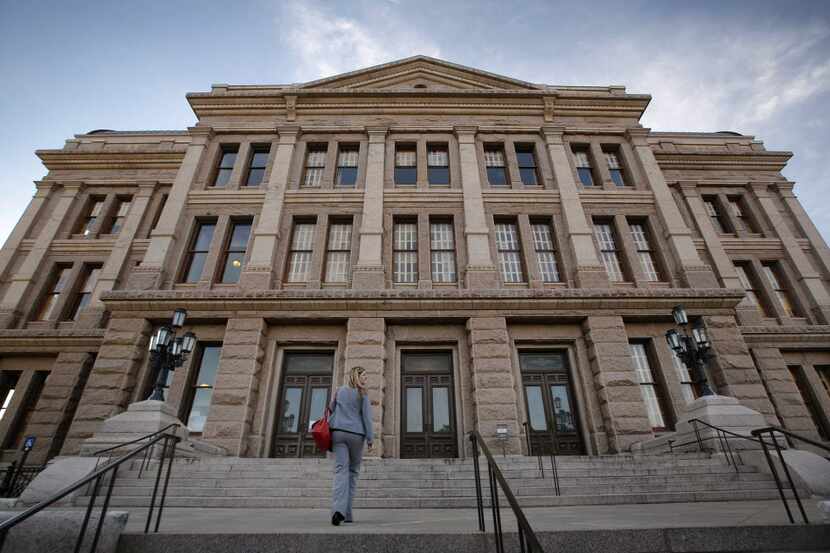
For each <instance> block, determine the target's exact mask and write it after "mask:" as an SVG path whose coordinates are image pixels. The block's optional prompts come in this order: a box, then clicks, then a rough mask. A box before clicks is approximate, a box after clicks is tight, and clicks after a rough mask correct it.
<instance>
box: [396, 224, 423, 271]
mask: <svg viewBox="0 0 830 553" xmlns="http://www.w3.org/2000/svg"><path fill="white" fill-rule="evenodd" d="M403 226H412V227H414V232H413V233H412V235H411V237H412V238H413V240H410V241H407V243H406V245H407V246H408V247H406V248H403V247H400V245H399V242H398V230H399V229H400V228H401V227H403ZM418 238H419V236H418V218H417V216H406V215H400V216H396V217H393V219H392V283H393V284H396V285H398V284H402V285H411V284H417V283H418V279H419V274H420V273H419V271H420V267H419V263H418V261H419V259H418V246H419V244H418V242H419V240H418ZM398 254H409V255H408V256H407V257H410V256H412V255H413V254H414V259H415V264H414V269H413V270H412V271H407V272H403V271H402V270H401V267H402V266H403V265H399V263H398ZM408 265H409V262H407V263H406V266H408ZM400 275H407V276H409V275H411V278H412V280H400Z"/></svg>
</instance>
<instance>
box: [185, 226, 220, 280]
mask: <svg viewBox="0 0 830 553" xmlns="http://www.w3.org/2000/svg"><path fill="white" fill-rule="evenodd" d="M215 230H216V221H199V222H197V225H196V232H195V233H194V234H193V240H192V242H191V244H190V249H189V250H188V252H187V262H186V263H185V270H184V272H183V273H182V274H183V276H184V280H183V282H188V283H191V284H192V283H196V282H199V279H200V278H202V271H203V270H204V268H205V261H206V260H207V256H208V251H209V250H210V243H211V242H213V232H214V231H215Z"/></svg>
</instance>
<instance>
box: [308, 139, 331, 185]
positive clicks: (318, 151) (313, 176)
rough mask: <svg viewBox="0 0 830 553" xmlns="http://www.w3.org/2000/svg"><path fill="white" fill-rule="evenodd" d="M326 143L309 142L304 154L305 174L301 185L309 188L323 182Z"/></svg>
mask: <svg viewBox="0 0 830 553" xmlns="http://www.w3.org/2000/svg"><path fill="white" fill-rule="evenodd" d="M327 152H328V146H327V145H326V144H309V145H308V151H307V152H306V155H305V174H304V175H303V186H307V187H309V188H312V187H317V186H320V185H321V184H322V182H323V172H324V171H325V170H326V154H327Z"/></svg>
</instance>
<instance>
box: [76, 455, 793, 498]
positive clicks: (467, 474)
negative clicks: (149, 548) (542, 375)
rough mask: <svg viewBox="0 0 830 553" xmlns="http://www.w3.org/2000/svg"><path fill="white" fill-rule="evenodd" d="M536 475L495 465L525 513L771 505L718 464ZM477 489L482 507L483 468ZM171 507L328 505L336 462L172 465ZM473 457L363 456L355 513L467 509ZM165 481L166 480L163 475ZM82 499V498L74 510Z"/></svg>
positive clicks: (650, 459)
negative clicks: (731, 503) (566, 509)
mask: <svg viewBox="0 0 830 553" xmlns="http://www.w3.org/2000/svg"><path fill="white" fill-rule="evenodd" d="M543 461H544V477H542V475H541V473H540V471H539V468H538V464H537V459H536V458H535V457H520V456H508V457H501V456H499V457H498V458H497V462H498V463H499V467H500V468H501V470H502V472H503V473H504V475H505V477H506V478H507V479H508V482H509V484H510V486H511V488H512V490H513V492H514V493H515V495H516V497H517V498H518V500H519V503H520V504H521V505H522V506H525V507H546V506H558V505H610V504H632V503H672V502H697V501H746V500H763V499H777V498H778V492H777V489H776V487H775V483H774V481H773V479H772V477H771V476H769V475H767V474H764V473H761V472H759V471H758V470H757V469H756V468H755V467H752V466H749V465H742V466H739V469H740V472H737V473H736V471H735V469H734V467H731V466H728V465H726V464H725V463H724V462H723V460H722V459H721V458H720V457H717V456H715V457H710V456H708V455H704V454H684V455H676V456H662V457H655V456H633V455H613V456H600V457H559V458H558V459H557V468H558V474H559V481H560V490H561V495H559V496H557V495H556V494H555V492H554V484H553V479H552V473H551V470H550V460H549V458H547V457H546V458H543ZM139 465H140V463H139V462H138V461H137V462H135V463H133V465H132V466H131V467H130V470H127V471H123V472H120V473H119V476H118V480H117V481H116V483H115V487H114V495H113V498H112V503H111V506H112V507H125V508H128V507H134V508H137V507H145V506H147V505H148V504H149V501H150V495H151V494H152V489H153V484H154V481H155V475H156V469H157V465H156V464H155V463H152V464H151V465H150V466H149V469H147V470H145V471H144V473H143V475H142V477H141V478H139ZM481 467H482V486H483V492H484V496H485V500H487V498H488V495H489V491H488V489H487V477H486V464H485V463H484V460H483V458H482V461H481ZM172 470H173V471H172V474H171V477H170V485H169V489H168V494H167V501H166V506H167V507H201V508H205V507H216V508H234V507H246V508H327V507H328V506H329V504H330V497H331V479H332V477H331V470H332V461H331V460H328V459H248V458H233V457H213V458H208V457H205V458H201V459H180V460H177V461H175V462H174V464H173V469H172ZM473 475H474V472H473V462H472V460H470V459H466V460H461V459H439V460H409V459H366V460H365V461H364V464H363V468H362V471H361V477H360V483H359V486H358V497H357V498H356V500H355V508H401V509H436V508H472V507H474V506H475V502H476V499H475V487H474V477H473ZM162 476H164V475H162ZM87 501H88V499H87V498H86V497H83V496H82V497H80V498H78V499H77V502H78V504H80V505H83V504H86V503H87Z"/></svg>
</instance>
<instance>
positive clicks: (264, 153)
mask: <svg viewBox="0 0 830 553" xmlns="http://www.w3.org/2000/svg"><path fill="white" fill-rule="evenodd" d="M270 153H271V146H254V149H253V152H252V153H251V166H250V167H249V168H248V177H247V178H246V179H245V186H259V185H260V184H261V183H262V179H263V178H265V167H266V166H267V165H268V155H269V154H270Z"/></svg>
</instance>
